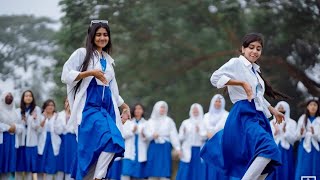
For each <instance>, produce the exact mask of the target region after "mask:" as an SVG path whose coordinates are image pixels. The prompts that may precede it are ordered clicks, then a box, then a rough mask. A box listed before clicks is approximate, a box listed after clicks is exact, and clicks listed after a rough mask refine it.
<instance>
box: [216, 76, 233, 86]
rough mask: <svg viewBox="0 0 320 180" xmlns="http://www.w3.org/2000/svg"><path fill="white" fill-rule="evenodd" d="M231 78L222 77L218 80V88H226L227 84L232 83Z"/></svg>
mask: <svg viewBox="0 0 320 180" xmlns="http://www.w3.org/2000/svg"><path fill="white" fill-rule="evenodd" d="M230 79H231V78H229V77H228V76H225V75H223V76H221V78H220V79H219V80H218V82H217V88H224V87H225V86H226V84H227V82H228V81H230Z"/></svg>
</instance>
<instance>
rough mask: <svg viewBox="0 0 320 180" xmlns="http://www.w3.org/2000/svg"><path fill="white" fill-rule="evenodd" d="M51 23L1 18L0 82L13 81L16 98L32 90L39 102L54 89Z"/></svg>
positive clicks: (45, 20) (25, 18) (43, 19)
mask: <svg viewBox="0 0 320 180" xmlns="http://www.w3.org/2000/svg"><path fill="white" fill-rule="evenodd" d="M54 23H55V22H54V21H52V20H51V19H49V18H36V17H33V16H25V15H21V16H0V67H1V68H0V80H1V81H8V80H9V81H10V80H11V81H13V82H14V89H15V94H16V95H19V96H20V95H21V91H23V90H26V89H32V90H33V91H34V92H35V94H36V95H37V97H38V98H40V101H41V100H42V98H44V97H46V95H47V93H48V92H50V90H51V89H50V88H53V86H54V83H53V82H52V77H51V74H50V72H51V71H52V70H53V67H54V65H55V60H54V59H53V58H52V56H51V52H52V51H53V50H54V49H55V48H56V47H55V43H54V41H53V37H54V34H55V31H54V30H53V29H52V28H51V27H50V26H51V25H52V24H54ZM48 81H49V83H48ZM50 81H51V83H50ZM39 82H43V83H39ZM45 82H47V83H45Z"/></svg>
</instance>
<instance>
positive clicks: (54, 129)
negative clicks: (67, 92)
mask: <svg viewBox="0 0 320 180" xmlns="http://www.w3.org/2000/svg"><path fill="white" fill-rule="evenodd" d="M55 109H56V105H55V103H54V101H53V100H51V99H48V100H46V101H45V102H44V103H43V106H42V116H41V120H40V128H39V129H38V131H39V144H38V154H39V164H38V166H39V168H40V170H39V172H40V173H44V174H41V175H39V178H40V179H41V178H42V177H43V178H44V179H46V180H51V179H53V178H54V177H55V175H56V173H57V160H58V155H59V151H60V145H61V138H60V136H59V134H60V132H59V128H60V122H59V119H58V114H57V113H56V110H55Z"/></svg>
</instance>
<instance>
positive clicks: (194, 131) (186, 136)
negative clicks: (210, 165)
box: [176, 103, 207, 180]
mask: <svg viewBox="0 0 320 180" xmlns="http://www.w3.org/2000/svg"><path fill="white" fill-rule="evenodd" d="M189 117H190V118H189V119H187V120H184V121H183V122H182V124H181V126H180V129H179V138H180V141H181V142H182V146H181V149H182V155H181V157H180V163H179V169H178V173H177V177H176V180H203V179H204V177H205V169H204V168H205V167H204V164H203V162H201V159H200V148H201V147H202V145H203V144H204V142H205V140H206V139H207V133H206V129H205V124H204V121H203V108H202V106H201V105H200V104H198V103H195V104H192V106H191V107H190V111H189Z"/></svg>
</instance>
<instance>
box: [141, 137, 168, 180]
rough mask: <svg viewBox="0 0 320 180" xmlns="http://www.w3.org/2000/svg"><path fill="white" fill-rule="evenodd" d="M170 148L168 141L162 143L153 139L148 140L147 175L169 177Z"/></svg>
mask: <svg viewBox="0 0 320 180" xmlns="http://www.w3.org/2000/svg"><path fill="white" fill-rule="evenodd" d="M171 150H172V147H171V143H169V142H165V143H164V144H158V143H155V141H154V140H152V141H151V142H150V144H149V148H148V152H147V159H148V160H147V165H146V176H147V177H166V178H170V177H171V164H172V162H171V161H172V158H171Z"/></svg>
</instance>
